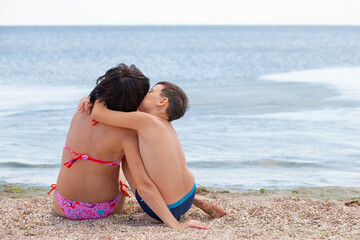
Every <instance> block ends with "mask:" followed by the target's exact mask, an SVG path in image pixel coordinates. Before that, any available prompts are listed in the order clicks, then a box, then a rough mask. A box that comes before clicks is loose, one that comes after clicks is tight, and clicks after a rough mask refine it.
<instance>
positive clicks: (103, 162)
mask: <svg viewBox="0 0 360 240" xmlns="http://www.w3.org/2000/svg"><path fill="white" fill-rule="evenodd" d="M64 148H65V149H66V150H67V151H68V152H69V153H71V154H72V155H74V156H75V157H74V158H72V159H70V160H69V161H67V162H66V163H64V165H65V166H67V167H68V168H70V167H71V166H72V165H73V164H74V162H75V161H76V160H79V159H83V160H88V161H92V162H96V163H102V164H106V165H109V166H119V165H120V162H121V160H122V159H123V158H124V156H125V154H124V155H123V156H122V157H121V159H120V160H119V161H116V162H107V161H103V160H100V159H96V158H91V157H89V156H88V155H83V154H79V153H76V152H73V151H72V150H71V149H70V148H69V147H68V146H66V143H65V144H64Z"/></svg>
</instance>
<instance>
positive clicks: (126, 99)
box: [89, 63, 150, 112]
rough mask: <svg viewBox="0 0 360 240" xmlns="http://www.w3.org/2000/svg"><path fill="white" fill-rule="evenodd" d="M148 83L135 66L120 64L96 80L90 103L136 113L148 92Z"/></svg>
mask: <svg viewBox="0 0 360 240" xmlns="http://www.w3.org/2000/svg"><path fill="white" fill-rule="evenodd" d="M149 88H150V81H149V79H148V78H147V77H145V76H144V74H142V72H141V71H140V70H139V69H137V68H136V66H135V65H131V66H130V67H128V66H126V64H124V63H121V64H119V65H117V66H116V67H114V68H111V69H109V70H108V71H107V72H106V73H105V75H103V76H101V77H99V78H98V80H97V81H96V87H95V88H94V89H93V90H92V92H91V93H90V95H89V97H90V102H91V103H95V101H96V100H100V101H103V102H105V104H106V106H107V108H108V109H111V110H117V111H123V112H131V111H136V110H137V108H138V107H139V105H140V103H141V101H142V100H143V99H144V97H145V95H146V94H147V92H148V91H149Z"/></svg>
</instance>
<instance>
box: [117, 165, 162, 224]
mask: <svg viewBox="0 0 360 240" xmlns="http://www.w3.org/2000/svg"><path fill="white" fill-rule="evenodd" d="M122 168H123V170H124V174H125V177H126V180H127V182H128V184H129V186H130V189H131V191H132V192H133V194H134V195H135V191H136V189H137V187H136V184H135V181H134V180H133V178H132V176H131V173H130V169H129V167H128V166H127V163H126V160H124V161H123V162H122ZM135 217H136V218H137V219H140V220H148V221H151V222H155V223H159V222H160V221H158V220H156V219H154V218H152V217H150V216H149V215H147V214H146V213H145V212H143V213H139V214H136V215H135Z"/></svg>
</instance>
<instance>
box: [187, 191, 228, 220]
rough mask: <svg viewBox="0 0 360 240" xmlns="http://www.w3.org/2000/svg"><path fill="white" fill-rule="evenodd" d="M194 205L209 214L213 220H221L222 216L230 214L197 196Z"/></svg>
mask: <svg viewBox="0 0 360 240" xmlns="http://www.w3.org/2000/svg"><path fill="white" fill-rule="evenodd" d="M193 204H194V205H195V206H196V207H198V208H200V209H201V210H203V211H204V212H205V213H207V214H208V215H209V216H210V217H211V218H221V217H222V216H224V215H227V214H229V213H227V212H226V211H225V210H224V209H222V208H221V207H219V206H218V205H216V204H214V203H212V202H210V201H208V200H206V199H204V198H202V197H200V196H195V199H194V202H193Z"/></svg>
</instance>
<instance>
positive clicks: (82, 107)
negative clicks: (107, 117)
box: [78, 97, 94, 114]
mask: <svg viewBox="0 0 360 240" xmlns="http://www.w3.org/2000/svg"><path fill="white" fill-rule="evenodd" d="M93 106H94V105H93V104H92V103H91V102H90V98H89V97H83V98H82V99H81V100H80V102H79V105H78V111H79V112H81V113H83V112H85V111H86V112H87V113H88V114H91V110H92V108H93Z"/></svg>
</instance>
